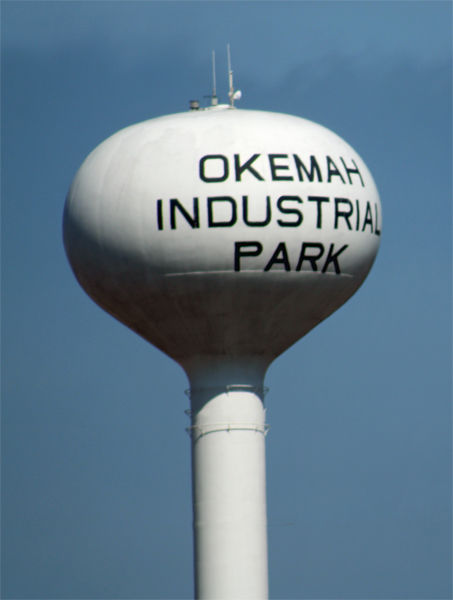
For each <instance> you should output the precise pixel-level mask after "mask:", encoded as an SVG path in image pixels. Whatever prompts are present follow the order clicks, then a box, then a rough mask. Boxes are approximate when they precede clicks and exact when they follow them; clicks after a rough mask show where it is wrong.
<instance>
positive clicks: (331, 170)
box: [326, 156, 346, 183]
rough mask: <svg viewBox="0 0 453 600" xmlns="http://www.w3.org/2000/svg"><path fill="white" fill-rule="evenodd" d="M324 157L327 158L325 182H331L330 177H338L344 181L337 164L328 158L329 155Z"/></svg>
mask: <svg viewBox="0 0 453 600" xmlns="http://www.w3.org/2000/svg"><path fill="white" fill-rule="evenodd" d="M326 158H327V183H330V182H331V180H332V177H340V178H341V181H342V182H343V183H346V181H345V180H344V179H343V175H342V174H341V173H340V171H339V170H338V169H337V165H336V164H335V163H334V162H333V160H332V159H331V158H330V156H326Z"/></svg>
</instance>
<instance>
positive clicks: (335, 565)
mask: <svg viewBox="0 0 453 600" xmlns="http://www.w3.org/2000/svg"><path fill="white" fill-rule="evenodd" d="M1 10H2V83H3V87H2V89H3V92H2V129H3V135H2V167H3V168H2V197H3V203H2V216H3V218H2V228H3V231H2V254H3V261H2V263H3V264H2V267H3V268H2V270H3V287H2V291H3V294H2V297H3V336H2V337H3V340H2V341H3V353H2V357H3V384H2V385H3V394H2V397H3V403H2V405H3V406H2V414H3V431H2V444H3V451H2V499H3V521H2V538H3V542H2V560H3V597H4V598H10V599H13V598H14V599H19V598H21V599H22V598H36V599H38V598H39V599H41V598H42V599H57V598H60V599H62V598H68V599H69V598H72V599H75V598H80V599H82V598H83V599H88V598H90V599H94V598H111V599H113V598H129V599H132V598H134V599H136V598H137V599H138V598H190V597H192V594H193V591H192V579H193V578H192V538H191V536H192V532H191V519H192V516H191V488H190V485H191V483H190V444H189V441H190V440H189V437H188V436H187V434H186V433H185V431H184V428H185V427H186V426H187V425H188V421H187V417H186V415H185V414H184V410H185V409H186V408H188V400H187V398H186V396H185V395H184V393H183V391H184V389H186V387H187V380H186V377H185V375H184V373H183V372H182V370H181V369H180V367H179V366H178V365H176V363H173V362H172V361H171V360H170V359H169V358H167V357H165V356H164V355H162V354H161V353H160V352H159V351H157V350H156V349H154V348H153V347H151V346H150V345H148V344H147V343H146V342H144V341H143V340H142V339H140V338H138V337H137V336H135V335H134V334H133V333H132V332H129V331H128V330H127V329H126V328H125V327H123V326H122V325H120V324H119V323H117V322H115V321H114V320H113V319H112V318H111V317H109V316H108V315H107V314H104V313H103V312H102V311H101V310H100V309H99V308H98V307H97V306H96V305H95V304H94V303H93V302H92V301H91V300H90V299H89V298H88V297H87V296H86V295H85V294H84V292H83V291H82V290H81V289H80V288H79V287H78V284H77V282H76V281H75V279H74V277H73V275H72V272H71V270H70V268H69V265H68V263H67V261H66V257H65V255H64V250H63V245H62V241H61V217H62V210H63V204H64V199H65V196H66V193H67V190H68V188H69V185H70V183H71V181H72V178H73V177H74V175H75V173H76V172H77V169H78V168H79V166H80V164H81V163H82V162H83V160H84V159H85V157H86V156H87V154H88V153H89V152H90V151H91V150H92V149H93V148H94V147H95V146H97V145H98V144H99V143H100V142H102V141H103V140H104V139H105V138H106V137H108V136H109V135H111V134H113V133H115V132H116V131H118V130H119V129H121V128H123V127H126V126H128V125H131V124H133V123H136V122H139V121H143V120H145V119H150V118H154V117H158V116H161V115H163V114H169V113H173V112H181V111H185V110H187V109H188V102H189V100H191V99H193V98H199V99H200V100H202V96H204V95H207V94H209V93H210V92H211V85H212V83H211V64H210V61H211V52H212V50H215V51H216V57H217V80H218V94H219V96H220V100H221V101H224V102H225V101H226V100H227V96H226V94H227V69H226V45H227V43H229V44H230V45H231V53H232V63H233V70H234V77H235V87H236V88H239V89H241V90H242V93H243V98H242V99H241V101H240V102H239V103H238V107H239V108H245V109H259V110H271V111H276V112H285V113H290V114H294V115H297V116H302V117H305V118H308V119H311V120H313V121H316V122H318V123H321V124H322V125H324V126H326V127H328V128H330V129H332V130H333V131H335V132H336V133H338V134H339V135H340V136H342V137H343V138H345V139H346V141H347V142H348V143H350V144H351V145H352V146H353V147H354V148H355V149H356V150H357V151H358V152H359V154H360V155H361V156H362V157H363V159H364V160H365V162H366V163H367V165H368V167H369V168H370V170H371V172H372V174H373V176H374V178H375V181H376V183H377V186H378V189H379V191H380V195H381V201H382V206H383V221H384V222H383V233H382V243H381V249H380V252H379V255H378V258H377V261H376V263H375V266H374V267H373V270H372V272H371V274H370V276H369V278H368V279H367V281H366V282H365V284H364V285H363V287H362V288H361V289H360V290H359V292H358V293H357V294H356V295H355V296H354V297H353V298H352V299H351V300H350V301H349V302H348V303H347V304H346V305H345V306H344V307H342V308H341V309H340V310H339V311H338V312H337V313H335V314H334V315H333V316H331V317H330V318H329V319H327V321H325V322H324V323H322V324H321V325H320V326H318V327H317V328H316V329H315V330H314V331H312V332H311V333H310V334H309V335H308V336H307V337H306V338H304V339H303V340H301V341H300V342H299V343H298V344H296V345H295V346H294V347H292V348H291V349H290V350H289V351H288V352H286V353H285V354H284V355H283V356H282V357H280V358H279V359H278V360H277V361H276V362H275V364H274V365H273V366H272V367H271V369H270V370H269V372H268V375H267V378H266V385H267V386H268V387H269V388H270V392H269V394H268V396H267V398H266V403H267V409H268V412H267V415H268V422H269V423H270V425H271V430H270V433H269V435H268V437H267V442H266V443H267V486H268V492H267V493H268V521H269V565H270V592H271V597H272V598H276V599H283V598H332V599H340V598H342V599H346V598H351V599H352V598H357V599H358V598H362V599H363V598H367V599H372V598H373V599H377V598H382V599H384V598H386V599H390V598H392V599H396V598H401V599H402V598H404V599H406V598H407V599H409V598H411V599H415V598H430V599H434V598H436V599H440V598H449V597H451V301H450V298H451V191H452V190H451V187H452V185H451V181H452V179H451V163H452V152H451V132H452V127H451V107H452V102H451V89H452V88H451V79H452V77H451V75H452V69H451V54H452V53H451V50H452V48H451V43H452V31H451V29H452V25H451V22H452V20H451V17H452V15H451V12H452V6H451V3H449V2H436V1H430V2H411V1H408V2H373V1H371V2H354V1H351V2H328V1H327V2H192V1H186V2H121V1H118V2H109V1H105V2H91V1H86V2H52V1H50V2H40V1H35V2H9V1H6V2H3V3H2V7H1Z"/></svg>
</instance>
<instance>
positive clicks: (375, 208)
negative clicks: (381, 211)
mask: <svg viewBox="0 0 453 600" xmlns="http://www.w3.org/2000/svg"><path fill="white" fill-rule="evenodd" d="M374 211H375V213H376V223H375V224H374V233H375V234H376V235H381V232H380V230H379V229H378V228H377V226H378V211H377V204H375V205H374Z"/></svg>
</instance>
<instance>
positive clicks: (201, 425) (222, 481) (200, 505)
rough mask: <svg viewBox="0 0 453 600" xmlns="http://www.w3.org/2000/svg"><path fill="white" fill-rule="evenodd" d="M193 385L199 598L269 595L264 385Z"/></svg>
mask: <svg viewBox="0 0 453 600" xmlns="http://www.w3.org/2000/svg"><path fill="white" fill-rule="evenodd" d="M259 387H260V386H258V387H254V386H253V385H242V386H241V385H233V384H231V385H228V386H224V387H223V388H222V387H206V388H192V389H191V405H192V427H191V433H192V477H193V512H194V524H193V525H194V559H195V597H196V598H197V600H252V599H253V600H265V599H267V598H268V572H267V520H266V475H265V409H264V406H263V400H262V387H260V389H258V388H259Z"/></svg>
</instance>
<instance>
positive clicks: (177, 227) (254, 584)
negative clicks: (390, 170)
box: [63, 69, 381, 600]
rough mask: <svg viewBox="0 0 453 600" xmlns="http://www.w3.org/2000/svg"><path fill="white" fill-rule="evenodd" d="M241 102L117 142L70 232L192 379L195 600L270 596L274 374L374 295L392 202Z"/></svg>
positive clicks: (313, 139) (84, 263)
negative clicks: (374, 270) (387, 205)
mask: <svg viewBox="0 0 453 600" xmlns="http://www.w3.org/2000/svg"><path fill="white" fill-rule="evenodd" d="M230 75H231V69H230ZM230 79H231V76H230ZM235 98H238V94H237V92H236V94H235V93H234V90H233V88H232V81H230V104H227V105H222V104H217V98H216V95H215V92H214V97H213V100H212V105H211V106H210V107H208V108H206V109H200V108H199V105H198V103H197V102H192V103H191V109H190V110H189V111H187V112H185V113H180V114H174V115H169V116H164V117H161V118H157V119H152V120H149V121H145V122H143V123H139V124H137V125H133V126H131V127H127V128H126V129H123V130H121V131H119V132H118V133H116V134H115V135H113V136H112V137H110V138H109V139H107V140H106V141H105V142H103V143H102V144H101V145H100V146H98V147H97V148H96V149H95V150H94V151H93V152H92V153H91V154H90V155H89V156H88V158H87V159H86V160H85V162H84V163H83V165H82V166H81V168H80V170H79V172H78V173H77V175H76V177H75V179H74V181H73V183H72V186H71V188H70V190H69V193H68V197H67V200H66V205H65V211H64V224H63V229H64V244H65V249H66V253H67V256H68V259H69V262H70V264H71V267H72V269H73V271H74V274H75V276H76V278H77V280H78V281H79V283H80V285H81V286H82V287H83V289H84V290H85V291H86V292H87V293H88V295H89V296H91V298H92V299H93V300H94V301H95V302H96V303H97V304H98V305H99V306H100V307H101V308H103V309H104V310H106V311H107V312H108V313H109V314H111V315H112V316H114V317H115V318H116V319H118V320H119V321H121V322H122V323H124V324H125V325H127V326H128V327H130V328H131V329H132V330H133V331H135V332H136V333H137V334H139V335H140V336H142V337H143V338H144V339H145V340H147V341H149V342H150V343H151V344H153V345H154V346H156V347H157V348H159V349H160V350H162V351H163V352H165V353H166V354H167V355H168V356H170V357H171V358H173V359H174V360H175V361H177V362H178V363H179V364H180V365H181V367H182V368H183V369H184V370H185V372H186V374H187V377H188V379H189V382H190V404H191V427H190V433H191V439H192V473H193V515H194V553H195V559H194V562H195V596H196V598H198V599H209V600H214V599H222V600H246V599H252V598H253V599H261V600H262V599H265V598H267V595H268V577H267V529H266V491H265V444H264V442H265V434H266V430H267V426H266V420H265V409H264V402H263V400H264V392H265V388H264V376H265V373H266V370H267V369H268V367H269V365H270V364H271V363H272V361H273V360H274V359H275V358H277V357H278V356H279V355H280V354H282V353H283V352H284V351H285V350H286V349H287V348H289V347H290V346H291V345H292V344H294V343H295V342H297V341H298V340H299V339H300V338H301V337H303V336H304V335H306V334H307V333H308V332H309V331H310V330H311V329H313V327H315V326H316V325H317V324H318V323H320V322H321V321H323V320H324V319H326V318H327V317H328V316H329V315H331V314H332V313H333V312H334V311H335V310H336V309H337V308H339V307H340V306H341V305H342V304H344V303H345V302H346V301H347V300H348V298H350V297H351V296H352V295H353V294H354V293H355V292H356V291H357V289H358V288H359V287H360V285H361V284H362V283H363V281H364V280H365V278H366V276H367V275H368V273H369V271H370V269H371V266H372V264H373V261H374V259H375V257H376V254H377V251H378V248H379V242H380V235H381V206H380V201H379V195H378V192H377V189H376V186H375V184H374V181H373V178H372V176H371V174H370V172H369V171H368V169H367V167H366V165H365V164H364V162H363V161H362V159H361V158H360V156H359V155H358V154H357V153H356V152H355V151H354V150H353V149H352V148H351V147H350V146H349V145H348V144H347V143H346V142H345V141H343V140H342V139H341V138H339V137H338V136H337V135H335V134H334V133H332V132H331V131H329V130H328V129H326V128H324V127H322V126H321V125H317V124H315V123H313V122H310V121H307V120H305V119H302V118H299V117H294V116H289V115H284V114H276V113H269V112H260V111H249V110H238V109H236V108H235V107H234V105H233V104H234V99H235ZM156 401H157V399H156ZM282 410H284V407H282Z"/></svg>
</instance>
